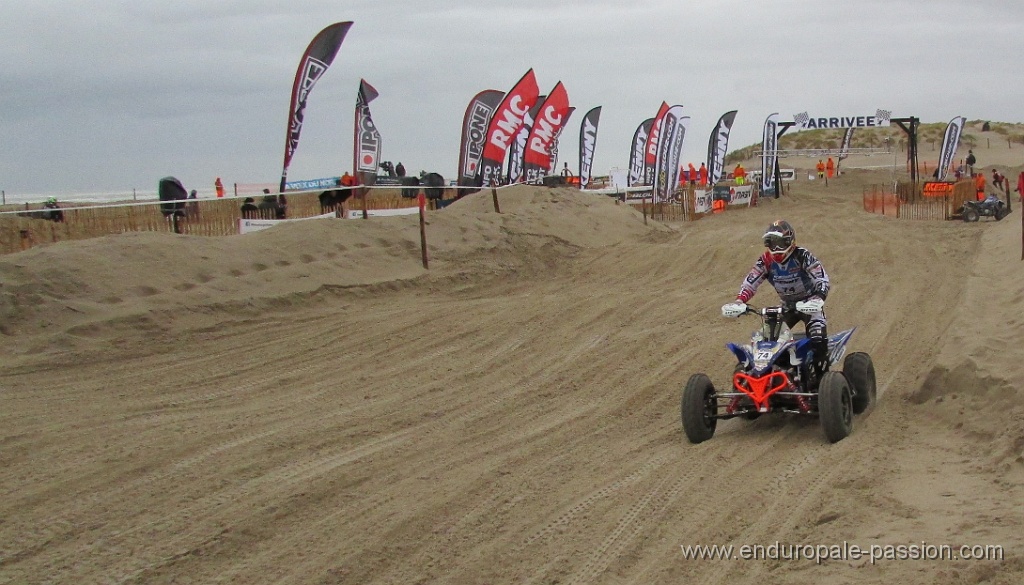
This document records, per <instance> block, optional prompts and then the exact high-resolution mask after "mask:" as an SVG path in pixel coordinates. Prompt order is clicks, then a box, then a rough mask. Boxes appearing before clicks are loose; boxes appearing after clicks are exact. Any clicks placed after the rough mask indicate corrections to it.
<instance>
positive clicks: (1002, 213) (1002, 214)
mask: <svg viewBox="0 0 1024 585" xmlns="http://www.w3.org/2000/svg"><path fill="white" fill-rule="evenodd" d="M1007 215H1010V212H1009V211H1007V210H1006V208H1005V207H1000V208H999V209H997V210H996V221H1001V220H1002V219H1003V218H1004V217H1006V216H1007Z"/></svg>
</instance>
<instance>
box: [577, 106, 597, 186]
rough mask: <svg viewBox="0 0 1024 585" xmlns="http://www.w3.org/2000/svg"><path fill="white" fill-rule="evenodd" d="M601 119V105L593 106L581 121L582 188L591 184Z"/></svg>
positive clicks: (580, 176) (580, 172)
mask: <svg viewBox="0 0 1024 585" xmlns="http://www.w3.org/2000/svg"><path fill="white" fill-rule="evenodd" d="M600 121H601V106H597V107H594V108H591V109H590V111H589V112H587V115H586V116H583V122H582V123H580V169H579V173H578V174H577V176H578V177H579V178H580V189H586V188H587V185H589V184H590V177H591V172H592V170H593V166H594V149H595V148H596V147H597V125H598V123H599V122H600Z"/></svg>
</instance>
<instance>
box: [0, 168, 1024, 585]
mask: <svg viewBox="0 0 1024 585" xmlns="http://www.w3.org/2000/svg"><path fill="white" fill-rule="evenodd" d="M887 176H888V175H887V174H886V173H884V172H883V173H872V172H867V171H853V172H850V173H848V174H846V175H844V176H843V177H842V178H840V179H837V180H835V181H833V182H832V183H831V184H830V185H829V187H828V188H824V186H823V185H821V184H820V183H813V182H812V183H808V182H798V183H796V184H795V185H794V186H793V190H792V193H791V194H790V195H788V196H786V197H784V198H782V199H779V200H769V201H764V202H762V204H761V205H760V206H759V207H757V208H752V209H745V210H739V211H730V212H729V213H726V214H722V215H719V216H714V217H709V218H706V219H703V220H701V221H697V222H692V223H686V224H663V223H660V222H657V221H653V220H651V221H648V222H647V223H646V224H645V222H644V219H643V217H642V216H641V215H640V214H639V213H638V212H636V211H635V210H633V209H631V208H628V207H626V206H622V205H616V204H615V202H614V201H613V200H611V199H609V198H606V197H602V196H586V195H581V194H579V193H578V192H573V191H570V190H549V189H541V188H531V187H517V188H514V189H509V190H505V191H502V192H501V194H500V198H501V207H502V213H501V214H496V213H494V211H493V208H492V203H491V199H490V196H489V194H487V193H483V194H479V195H476V196H472V197H469V198H467V199H465V200H462V201H460V202H458V203H456V204H454V205H452V206H450V207H449V208H447V209H445V210H444V211H440V212H434V213H431V214H430V216H429V222H428V223H429V225H428V226H427V232H428V239H429V241H430V245H431V246H430V249H429V252H430V262H431V264H430V269H429V270H424V269H423V267H422V265H421V261H420V252H419V247H418V246H419V233H418V225H417V222H416V219H415V218H414V217H399V218H389V219H386V220H383V219H382V220H371V221H358V220H353V221H337V220H323V221H318V220H317V221H308V222H300V223H296V224H292V225H283V226H280V227H276V228H273V229H271V230H267V231H264V232H258V233H255V234H250V235H246V236H239V237H230V238H219V239H216V238H210V239H207V238H193V237H173V236H170V235H166V234H126V235H121V236H115V237H107V238H101V239H97V240H91V241H85V242H67V243H59V244H55V245H52V246H47V247H40V248H35V249H32V250H29V251H27V252H23V253H19V254H14V255H10V256H5V257H2V258H0V326H2V330H0V331H2V333H3V335H4V337H3V339H4V340H5V343H4V344H3V347H2V348H0V360H2V361H0V363H2V365H0V397H2V402H0V413H2V415H0V417H2V418H0V421H2V427H0V428H2V429H3V434H2V435H0V458H2V468H0V469H2V470H0V489H2V490H3V495H4V497H3V498H2V504H0V519H2V521H0V582H11V583H42V582H75V583H97V582H103V583H107V582H113V583H132V582H138V583H171V582H178V583H180V582H196V583H215V582H237V583H268V582H274V583H352V584H360V585H365V584H370V583H617V584H623V583H636V584H641V583H643V584H647V583H730V584H735V583H794V584H796V583H810V582H814V583H835V584H839V583H880V582H887V583H895V582H899V583H922V584H924V583H929V584H930V583H1001V584H1010V583H1019V582H1021V580H1022V579H1024V560H1022V559H1021V556H1020V551H1021V550H1022V549H1021V546H1022V544H1024V537H1022V536H1021V534H1020V525H1021V524H1022V521H1024V512H1022V510H1021V509H1020V508H1019V506H1017V505H1016V503H1017V502H1020V501H1021V498H1022V496H1024V489H1022V488H1024V457H1022V448H1024V424H1022V423H1021V422H1020V421H1021V414H1022V412H1021V411H1022V408H1021V406H1020V403H1021V396H1020V390H1019V384H1017V381H1018V380H1019V379H1020V375H1021V374H1022V373H1024V372H1022V370H1024V364H1022V363H1021V361H1020V359H1019V357H1018V354H1019V350H1018V347H1019V346H1020V344H1021V342H1022V341H1024V317H1021V316H1020V315H1022V314H1024V312H1022V308H1024V293H1021V287H1020V283H1021V282H1024V263H1022V262H1020V250H1019V249H1018V246H1019V245H1020V238H1021V233H1020V230H1021V227H1020V223H1019V222H1020V220H1019V215H1018V213H1019V211H1020V210H1019V209H1017V208H1016V207H1015V209H1014V213H1013V214H1012V215H1011V216H1010V217H1009V218H1008V219H1007V220H1004V221H1003V222H999V223H996V222H990V221H983V222H981V223H978V224H972V225H964V224H962V223H959V222H949V223H943V222H929V221H900V220H895V219H892V218H884V217H879V216H873V215H870V214H866V213H864V212H863V211H862V210H861V206H860V193H861V189H862V187H863V185H866V184H870V183H872V182H884V181H885V180H886V177H887ZM777 217H785V218H786V219H788V220H790V221H791V222H792V223H793V224H794V225H795V227H796V229H797V232H798V240H799V242H800V243H801V244H803V245H805V246H807V247H808V248H810V249H811V250H812V251H813V252H814V253H815V254H816V255H817V256H818V257H819V258H820V259H821V260H822V262H823V263H824V264H825V266H826V268H827V269H828V271H829V273H830V275H831V277H832V280H833V284H834V289H833V292H832V294H831V296H830V297H829V301H828V305H827V306H828V312H829V313H828V314H829V322H830V326H832V327H833V328H847V327H852V326H857V331H856V333H855V335H854V337H853V339H852V341H851V344H852V348H851V349H852V350H853V351H867V352H869V353H870V354H871V355H872V356H873V358H874V362H875V367H876V369H877V372H878V381H879V390H880V401H879V403H878V405H877V406H876V408H875V409H873V410H872V411H870V412H869V413H868V414H866V415H864V416H861V417H859V418H858V419H857V420H856V421H855V429H854V433H853V435H851V436H850V437H849V438H848V439H846V440H844V441H841V442H840V443H837V444H834V445H830V444H828V443H827V442H826V441H825V440H824V439H823V437H822V433H821V430H820V427H819V426H818V424H817V421H816V420H814V419H809V418H800V417H764V418H762V419H760V420H757V421H754V422H748V421H739V420H732V421H727V422H725V423H722V424H720V425H719V430H718V433H717V434H716V436H715V437H714V438H713V439H712V440H711V441H708V442H706V443H703V444H701V445H690V444H689V443H688V442H687V441H686V440H685V438H684V436H683V433H682V430H681V426H680V423H679V398H680V391H681V388H682V385H683V384H684V383H685V381H686V379H687V378H688V377H689V376H690V375H691V374H692V373H694V372H698V371H701V372H706V373H707V374H708V375H710V376H711V378H712V380H713V381H714V382H715V384H716V385H724V384H725V383H726V381H727V379H728V375H729V373H730V372H731V368H732V364H731V361H732V358H730V357H729V355H728V353H727V351H726V350H725V348H724V344H725V343H726V342H727V341H734V340H738V339H743V338H744V337H745V336H747V335H748V332H749V330H750V328H751V327H752V324H751V323H750V322H749V321H744V320H736V321H733V320H728V321H727V320H724V319H722V318H721V317H720V315H719V307H720V306H721V304H722V303H723V302H725V301H727V300H729V299H731V298H732V297H733V296H734V295H735V293H736V290H737V288H738V286H739V283H740V280H741V278H742V277H743V275H744V274H745V273H746V271H747V270H748V269H749V267H750V265H751V263H752V262H753V261H754V259H755V258H756V256H757V254H758V253H759V252H760V249H761V248H760V246H759V236H760V234H761V233H762V230H763V229H764V227H765V226H766V225H768V223H770V222H771V221H772V220H773V219H775V218H777ZM775 298H776V297H775V295H774V293H773V292H771V291H770V290H765V289H762V292H761V293H760V294H759V295H758V296H757V297H755V300H754V302H755V303H762V304H763V303H768V302H771V301H772V300H774V299H775ZM922 541H925V542H927V543H930V544H936V545H942V544H951V545H956V546H957V547H959V546H960V545H962V544H968V545H974V544H980V545H1001V546H1002V547H1003V548H1004V551H1005V559H1004V560H1002V561H973V560H972V561H966V560H955V561H954V560H934V561H898V560H888V561H886V560H883V561H879V562H878V563H877V564H874V565H871V564H869V563H868V562H867V561H866V560H864V559H861V560H858V561H851V560H832V561H828V562H825V563H822V564H820V565H816V564H815V563H813V562H809V561H739V560H736V561H726V560H702V561H698V560H688V559H685V558H684V557H683V556H682V553H681V550H680V546H681V545H700V544H705V545H713V544H723V545H724V544H735V545H736V546H740V545H743V544H748V545H770V544H772V543H774V542H781V543H784V544H792V545H807V544H809V545H836V544H841V543H843V542H847V543H852V544H857V545H859V546H862V547H868V546H870V545H873V544H876V545H904V544H914V543H920V542H922Z"/></svg>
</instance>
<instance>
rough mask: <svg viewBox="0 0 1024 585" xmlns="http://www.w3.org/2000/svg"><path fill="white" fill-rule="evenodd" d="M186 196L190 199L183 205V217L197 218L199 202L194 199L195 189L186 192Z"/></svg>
mask: <svg viewBox="0 0 1024 585" xmlns="http://www.w3.org/2000/svg"><path fill="white" fill-rule="evenodd" d="M188 198H189V199H191V200H192V201H189V203H188V204H187V205H186V206H185V218H186V219H193V220H194V219H199V202H198V201H196V200H195V199H196V190H195V189H192V191H191V192H189V194H188Z"/></svg>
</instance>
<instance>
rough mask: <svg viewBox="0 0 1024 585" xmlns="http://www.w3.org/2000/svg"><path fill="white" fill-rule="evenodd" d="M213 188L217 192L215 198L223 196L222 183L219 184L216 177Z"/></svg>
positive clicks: (218, 178)
mask: <svg viewBox="0 0 1024 585" xmlns="http://www.w3.org/2000/svg"><path fill="white" fill-rule="evenodd" d="M213 187H214V189H216V190H217V197H223V196H224V183H221V182H220V177H217V180H216V181H214V182H213Z"/></svg>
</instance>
